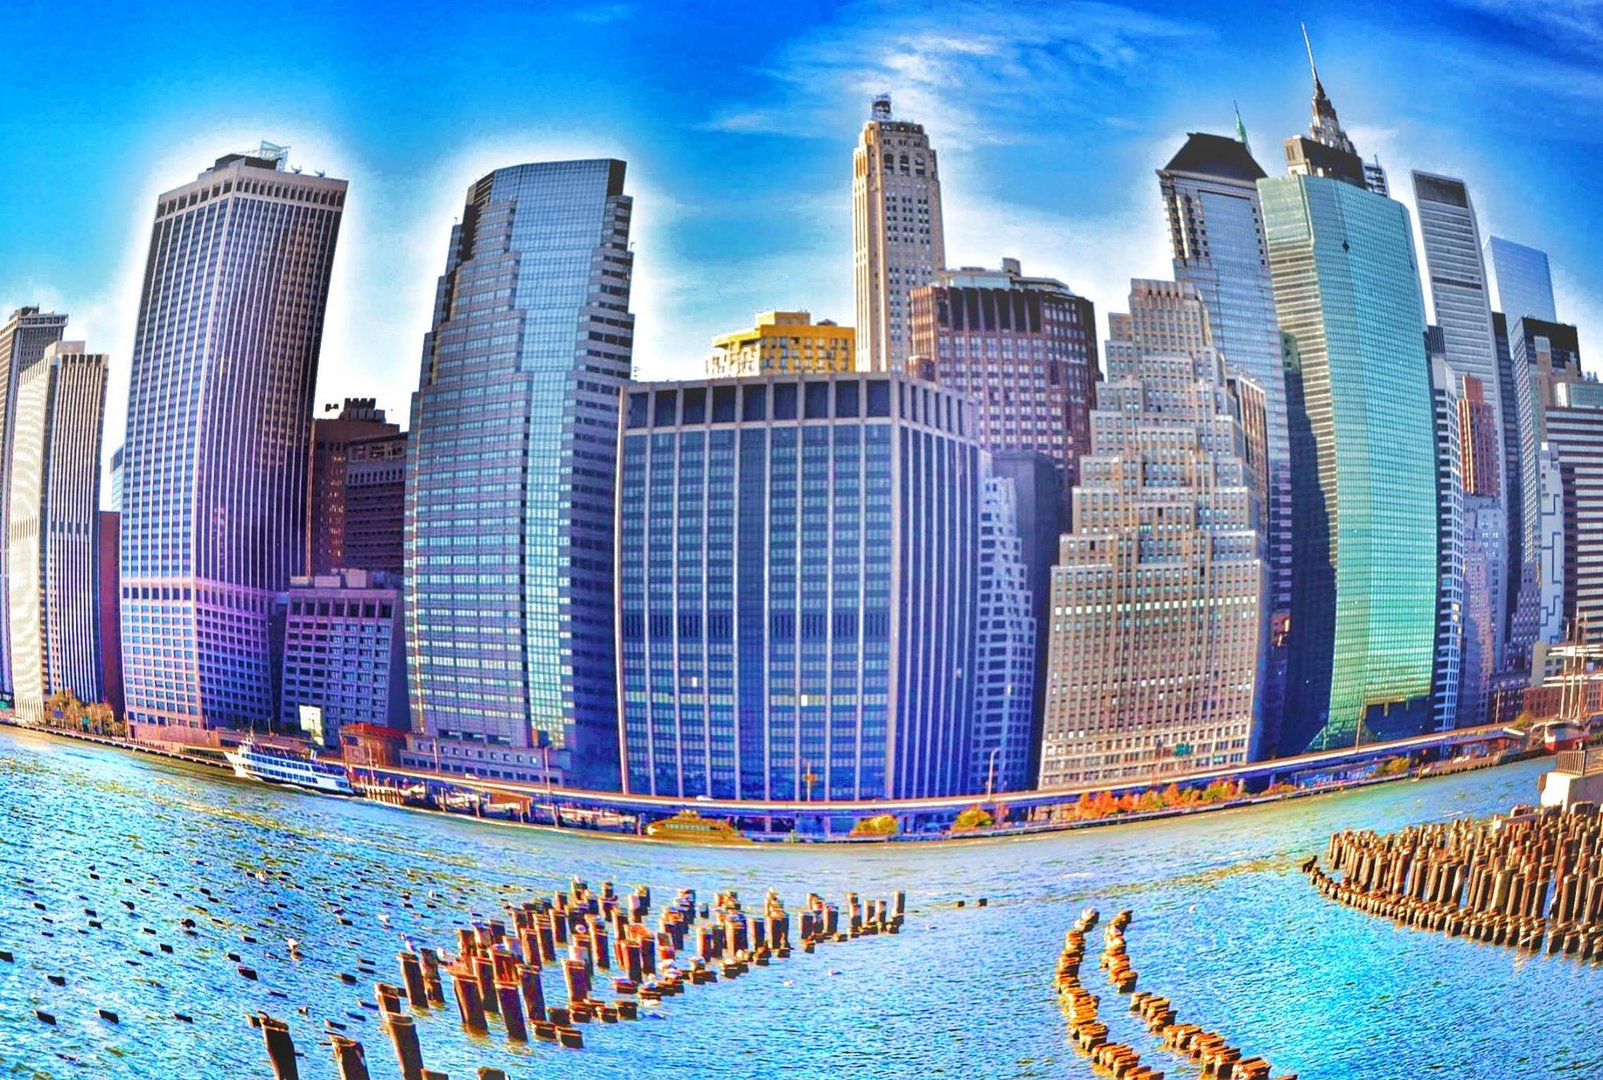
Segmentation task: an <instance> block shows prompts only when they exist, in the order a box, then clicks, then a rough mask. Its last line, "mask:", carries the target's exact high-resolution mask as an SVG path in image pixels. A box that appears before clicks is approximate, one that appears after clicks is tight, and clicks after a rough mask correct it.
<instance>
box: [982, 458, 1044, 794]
mask: <svg viewBox="0 0 1603 1080" xmlns="http://www.w3.org/2000/svg"><path fill="white" fill-rule="evenodd" d="M1019 522H1020V516H1019V505H1018V493H1017V491H1016V489H1015V488H1014V486H1013V481H1012V480H1011V479H1010V478H1008V477H1005V476H994V475H993V476H987V477H985V479H984V481H983V482H982V486H981V488H980V528H979V556H978V561H979V571H980V572H979V583H978V589H977V594H976V597H977V598H976V602H975V618H976V619H977V620H978V631H977V634H976V636H975V642H974V672H975V676H976V678H975V680H974V717H973V721H972V723H971V725H970V729H971V733H970V736H969V777H968V790H970V791H983V792H985V793H986V794H987V795H988V794H990V793H991V792H993V791H1017V790H1020V789H1022V788H1026V787H1028V786H1030V782H1031V780H1032V779H1033V777H1032V776H1031V775H1030V773H1029V772H1028V769H1029V765H1030V741H1031V738H1032V737H1033V735H1034V731H1035V681H1036V677H1037V676H1036V666H1035V655H1036V650H1035V636H1036V634H1037V633H1045V632H1046V629H1045V626H1044V625H1043V626H1040V627H1038V626H1037V625H1036V615H1035V604H1034V602H1033V597H1032V596H1031V593H1030V584H1029V567H1028V566H1027V564H1026V563H1025V561H1024V555H1023V549H1022V545H1021V543H1020V536H1019Z"/></svg>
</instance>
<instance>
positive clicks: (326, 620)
mask: <svg viewBox="0 0 1603 1080" xmlns="http://www.w3.org/2000/svg"><path fill="white" fill-rule="evenodd" d="M399 586H400V583H399V582H398V581H397V580H396V579H395V577H394V576H392V575H389V574H382V573H372V572H370V571H367V570H354V569H352V570H340V571H337V572H335V573H333V574H319V575H315V576H311V577H295V578H291V579H290V585H289V592H288V593H287V594H286V595H285V597H284V599H283V605H284V654H283V663H284V668H283V678H282V685H283V690H282V694H281V696H280V700H279V714H278V722H279V726H280V727H281V728H283V729H285V730H290V731H294V730H305V731H307V733H308V735H310V736H311V737H312V738H313V739H314V740H315V741H317V742H319V743H321V744H322V745H324V746H338V745H340V729H341V728H343V727H344V726H346V725H347V724H376V725H380V726H383V727H389V728H394V729H399V730H404V729H405V728H406V727H407V726H408V724H407V700H406V649H405V646H404V643H403V640H402V638H403V628H404V622H403V620H402V618H401V592H400V587H399Z"/></svg>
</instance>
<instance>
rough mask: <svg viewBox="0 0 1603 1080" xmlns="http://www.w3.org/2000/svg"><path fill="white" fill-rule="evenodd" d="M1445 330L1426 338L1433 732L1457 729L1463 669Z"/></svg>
mask: <svg viewBox="0 0 1603 1080" xmlns="http://www.w3.org/2000/svg"><path fill="white" fill-rule="evenodd" d="M1441 340H1442V333H1441V328H1440V327H1436V326H1433V327H1431V328H1430V333H1429V335H1428V336H1427V341H1428V342H1429V344H1428V346H1427V352H1428V353H1429V354H1430V373H1431V396H1432V400H1433V401H1434V403H1435V416H1436V568H1437V574H1438V582H1437V591H1436V658H1435V661H1434V667H1433V669H1432V674H1431V701H1432V705H1433V709H1434V716H1433V720H1434V722H1433V724H1432V726H1433V727H1435V728H1436V730H1438V731H1446V730H1449V729H1451V728H1454V727H1457V726H1458V693H1459V688H1460V686H1461V685H1462V682H1463V663H1464V481H1463V466H1464V459H1463V448H1462V443H1461V442H1460V433H1461V431H1462V426H1461V423H1460V417H1459V400H1460V395H1461V390H1460V385H1459V379H1458V376H1457V374H1455V373H1454V371H1453V369H1452V368H1451V367H1449V366H1448V363H1447V358H1446V356H1445V354H1444V353H1443V351H1442V344H1441Z"/></svg>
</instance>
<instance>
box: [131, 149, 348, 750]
mask: <svg viewBox="0 0 1603 1080" xmlns="http://www.w3.org/2000/svg"><path fill="white" fill-rule="evenodd" d="M286 162H287V151H284V150H282V149H281V148H278V147H272V146H269V145H266V144H264V145H263V147H262V149H261V150H260V151H258V152H251V153H244V154H229V155H226V156H224V157H221V158H219V159H218V160H217V162H216V164H214V165H213V166H212V167H211V168H209V169H207V170H206V171H205V172H203V173H201V174H200V176H199V178H198V179H196V180H194V181H192V182H190V183H187V184H183V185H181V186H179V187H176V188H174V189H172V190H171V191H167V192H163V193H162V194H161V195H160V196H159V197H158V198H157V201H156V214H155V223H154V225H153V226H152V229H151V238H150V249H149V254H148V257H147V259H146V264H145V277H144V284H143V287H142V290H141V294H140V304H139V321H138V325H137V327H136V329H135V334H134V349H133V355H132V360H131V369H130V389H129V396H128V436H127V442H126V443H125V445H124V459H123V517H122V538H121V544H122V553H121V558H120V572H121V585H120V587H121V589H122V640H123V679H124V688H125V691H126V694H127V698H128V717H129V720H130V722H131V723H133V724H134V725H150V726H154V727H163V728H170V729H196V728H210V727H217V726H244V725H247V724H251V723H260V722H262V721H264V720H267V719H268V718H270V717H271V716H272V715H273V684H274V681H275V671H276V668H277V666H278V664H277V658H276V657H275V656H274V655H273V654H272V640H271V636H272V635H271V622H272V614H273V606H274V603H275V599H276V597H277V596H278V595H279V593H281V592H282V591H283V590H284V588H285V587H286V586H287V585H288V584H289V578H290V575H291V574H292V573H294V572H296V571H297V570H299V569H300V566H299V564H300V562H301V561H302V559H303V558H304V557H305V544H304V529H305V515H306V468H307V461H308V459H309V450H308V442H309V440H310V436H311V427H312V401H313V391H314V387H315V385H316V380H317V360H318V355H319V351H320V349H321V344H322V336H323V318H324V309H325V307H326V304H327V300H328V283H329V274H330V271H331V270H332V268H333V263H334V248H335V242H336V240H337V238H338V236H339V225H340V219H341V216H342V214H343V211H344V204H345V191H346V182H345V181H343V180H335V179H331V178H327V177H322V176H314V175H308V174H303V173H299V172H291V171H289V170H288V169H287V168H286V167H285V166H286ZM168 734H169V737H177V733H176V732H169V733H168Z"/></svg>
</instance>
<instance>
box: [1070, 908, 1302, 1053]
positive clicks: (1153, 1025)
mask: <svg viewBox="0 0 1603 1080" xmlns="http://www.w3.org/2000/svg"><path fill="white" fill-rule="evenodd" d="M1133 918H1134V915H1133V913H1132V912H1130V911H1128V910H1125V911H1121V912H1119V913H1118V914H1117V915H1115V916H1114V917H1113V918H1112V919H1111V920H1110V921H1109V923H1108V926H1107V929H1106V930H1105V931H1104V932H1103V951H1102V961H1101V966H1102V968H1103V970H1105V971H1106V972H1107V973H1108V980H1109V981H1110V982H1112V983H1113V986H1114V988H1115V990H1116V991H1117V992H1118V993H1121V994H1130V995H1131V999H1130V1011H1131V1012H1134V1013H1136V1014H1137V1015H1138V1016H1140V1017H1141V1019H1142V1021H1143V1022H1145V1023H1146V1025H1147V1030H1149V1031H1150V1032H1152V1034H1153V1035H1155V1036H1157V1037H1158V1038H1159V1040H1160V1041H1161V1043H1162V1045H1163V1046H1164V1047H1165V1048H1166V1049H1168V1050H1170V1051H1172V1052H1174V1053H1176V1054H1179V1055H1181V1056H1183V1057H1186V1058H1189V1059H1190V1060H1191V1061H1192V1062H1193V1063H1194V1064H1195V1065H1196V1066H1197V1067H1198V1068H1199V1069H1200V1071H1201V1075H1202V1076H1203V1077H1204V1078H1206V1080H1269V1076H1270V1072H1271V1067H1270V1064H1269V1062H1268V1061H1266V1060H1264V1059H1263V1058H1261V1057H1245V1056H1243V1054H1242V1052H1241V1050H1240V1049H1239V1048H1237V1047H1234V1046H1231V1045H1230V1044H1229V1043H1228V1042H1227V1041H1226V1039H1225V1038H1224V1036H1222V1035H1220V1034H1218V1033H1217V1032H1213V1031H1208V1030H1205V1029H1204V1028H1202V1027H1200V1026H1198V1025H1196V1024H1182V1023H1180V1022H1179V1020H1178V1018H1177V1014H1176V1010H1175V1008H1174V1006H1173V1004H1172V1003H1171V1002H1170V1000H1169V999H1168V998H1166V997H1160V996H1158V995H1157V994H1153V993H1149V992H1147V991H1144V990H1142V991H1138V990H1136V989H1135V984H1136V978H1137V976H1136V972H1135V969H1134V968H1133V967H1132V966H1131V963H1130V955H1129V949H1128V947H1127V945H1126V942H1125V930H1126V929H1128V928H1129V926H1130V923H1131V921H1132V919H1133ZM1096 922H1097V913H1096V911H1095V910H1094V909H1087V910H1086V912H1085V913H1084V914H1082V915H1081V916H1080V919H1079V921H1078V922H1077V923H1075V925H1074V927H1073V928H1072V929H1071V930H1069V932H1068V934H1067V935H1066V936H1065V938H1064V942H1063V951H1062V953H1060V954H1059V956H1058V965H1057V973H1056V976H1055V978H1054V985H1055V986H1056V988H1057V992H1058V998H1059V1000H1060V1002H1061V1003H1062V1005H1063V1009H1064V1012H1065V1013H1067V1015H1068V1018H1069V1038H1070V1041H1072V1042H1073V1043H1074V1045H1075V1046H1076V1047H1077V1048H1078V1049H1079V1050H1080V1051H1082V1052H1083V1053H1085V1054H1086V1055H1087V1056H1088V1057H1089V1058H1090V1059H1091V1064H1092V1065H1093V1066H1094V1067H1095V1068H1096V1069H1097V1071H1099V1072H1101V1073H1105V1074H1107V1075H1109V1076H1112V1077H1114V1078H1115V1080H1163V1073H1161V1072H1156V1071H1154V1070H1153V1069H1152V1068H1151V1067H1150V1066H1147V1065H1143V1064H1142V1063H1141V1055H1140V1053H1139V1052H1138V1051H1136V1049H1135V1048H1134V1047H1132V1046H1130V1045H1128V1044H1126V1043H1115V1042H1110V1041H1109V1040H1108V1026H1107V1025H1106V1024H1105V1023H1103V1022H1102V1021H1101V1020H1099V1019H1098V1016H1097V1010H1098V1006H1099V1004H1100V1001H1099V999H1098V998H1097V997H1096V995H1094V994H1092V993H1091V992H1090V991H1088V990H1086V989H1085V987H1084V986H1083V985H1081V983H1080V965H1081V964H1082V963H1083V962H1084V960H1085V937H1086V934H1088V933H1089V932H1090V931H1091V930H1092V928H1093V927H1095V925H1096ZM1281 1080H1297V1078H1296V1076H1295V1075H1290V1076H1285V1077H1282V1078H1281Z"/></svg>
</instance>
